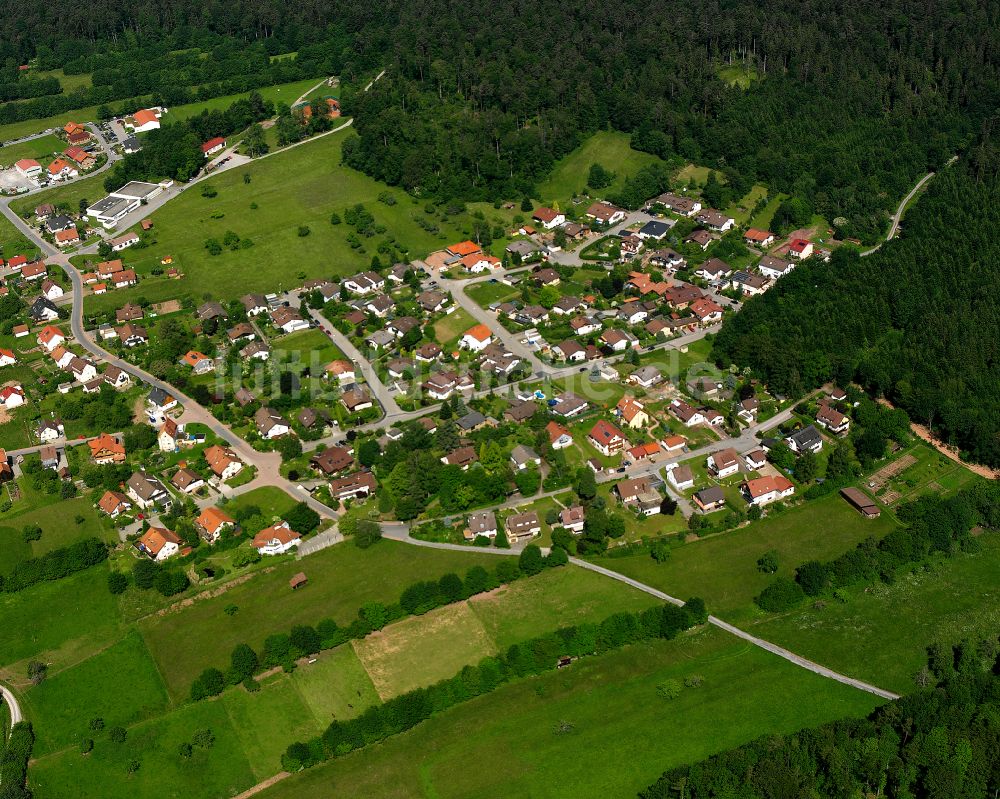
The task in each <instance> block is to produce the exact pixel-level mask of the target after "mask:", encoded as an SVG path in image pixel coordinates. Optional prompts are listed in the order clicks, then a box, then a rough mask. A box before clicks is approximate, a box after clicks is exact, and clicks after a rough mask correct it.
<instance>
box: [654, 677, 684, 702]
mask: <svg viewBox="0 0 1000 799" xmlns="http://www.w3.org/2000/svg"><path fill="white" fill-rule="evenodd" d="M683 690H684V686H683V685H681V681H680V680H664V681H663V682H661V683H660V684H659V685H657V686H656V693H657V694H659V696H660V697H662V698H663V699H676V698H677V697H678V696H680V695H681V691H683Z"/></svg>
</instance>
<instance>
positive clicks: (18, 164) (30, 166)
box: [14, 158, 42, 178]
mask: <svg viewBox="0 0 1000 799" xmlns="http://www.w3.org/2000/svg"><path fill="white" fill-rule="evenodd" d="M14 169H15V170H16V171H17V172H18V174H20V175H21V176H22V177H26V178H37V177H38V176H39V175H41V174H42V165H41V164H40V163H38V162H37V161H36V160H35V159H34V158H22V159H20V160H19V161H15V162H14Z"/></svg>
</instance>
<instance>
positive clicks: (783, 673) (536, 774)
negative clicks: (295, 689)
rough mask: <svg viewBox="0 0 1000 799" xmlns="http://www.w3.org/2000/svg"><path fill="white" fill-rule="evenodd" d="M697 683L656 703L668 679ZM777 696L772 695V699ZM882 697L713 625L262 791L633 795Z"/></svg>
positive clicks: (468, 710)
mask: <svg viewBox="0 0 1000 799" xmlns="http://www.w3.org/2000/svg"><path fill="white" fill-rule="evenodd" d="M692 675H700V676H701V677H703V679H704V682H703V684H702V686H701V687H700V688H691V689H685V690H684V691H683V693H682V694H681V696H680V697H679V698H677V699H675V700H672V701H667V700H664V699H662V698H660V697H659V695H658V694H657V690H656V686H657V685H658V684H660V683H661V682H663V681H664V680H667V679H680V680H683V679H684V678H686V677H688V676H692ZM778 697H780V701H775V700H776V699H777V698H778ZM877 703H878V700H877V699H876V698H874V697H871V696H869V695H867V694H864V693H862V692H860V691H856V690H853V689H850V688H847V687H845V686H843V685H840V684H839V683H835V682H833V681H831V680H825V679H823V678H821V677H818V676H816V675H814V674H811V673H809V672H806V671H804V670H802V669H799V668H797V667H795V666H793V665H791V664H790V663H787V662H786V661H784V660H781V659H780V658H777V657H775V656H773V655H770V654H768V653H766V652H763V651H762V650H759V649H756V648H752V647H749V646H745V645H743V644H742V643H741V642H737V641H735V640H734V639H732V638H730V637H728V636H726V635H725V634H723V633H721V632H718V631H715V630H703V631H700V632H696V633H694V634H689V635H685V636H683V637H682V638H680V639H676V640H674V641H669V642H668V641H659V642H652V643H647V644H640V645H636V646H632V647H627V648H625V649H623V650H619V651H616V652H613V653H609V654H607V655H604V656H601V657H596V658H589V659H584V660H581V661H577V662H576V663H574V664H572V665H571V666H570V667H569V668H566V669H563V670H561V671H558V672H548V673H546V674H544V675H541V676H539V677H534V678H529V679H526V680H522V681H518V682H516V683H513V684H511V685H507V686H504V687H502V688H500V689H499V690H497V691H495V692H493V693H491V694H488V695H485V696H482V697H479V698H477V699H475V700H473V701H471V702H467V703H464V704H462V705H458V706H456V707H453V708H451V709H449V710H447V711H445V712H443V713H441V714H438V715H436V716H434V717H432V718H431V719H429V720H428V721H426V722H424V723H423V724H421V725H419V726H418V727H416V728H414V729H413V730H411V731H409V732H407V733H404V734H403V735H399V736H396V737H394V738H391V739H390V740H388V741H386V742H384V743H382V744H379V745H378V746H376V747H371V748H369V749H365V750H362V751H360V752H356V753H353V754H351V755H348V756H346V757H343V758H340V759H337V760H334V761H331V762H330V763H327V764H324V765H322V766H318V767H315V768H313V769H310V770H308V771H305V772H302V773H300V774H297V775H294V776H293V777H291V778H289V779H286V780H284V781H282V782H280V783H278V784H277V785H275V786H274V787H272V788H270V789H268V790H266V791H264V792H263V793H261V794H260V797H261V799H292V797H294V799H320V797H322V798H323V799H326V797H328V796H331V795H334V794H336V795H338V796H378V797H380V799H397V798H398V799H403V798H404V797H405V798H406V799H411V798H412V797H435V799H453V798H454V799H477V798H478V797H483V799H486V798H487V797H491V798H492V797H497V796H503V797H533V798H535V799H537V797H546V798H548V797H552V798H553V799H555V798H557V797H566V798H567V799H586V798H588V797H595V798H596V797H608V796H633V795H635V793H636V792H637V791H638V790H639V789H640V788H642V787H644V786H646V785H647V784H649V783H650V782H652V781H653V780H654V779H655V778H656V777H658V776H659V774H660V773H661V772H662V771H663V770H664V769H666V768H668V767H670V766H674V765H678V764H681V763H686V762H691V761H693V760H697V759H699V758H702V757H705V756H706V755H709V754H712V753H713V752H717V751H720V750H723V749H726V748H728V747H730V746H734V745H736V744H739V743H743V742H745V741H748V740H751V739H753V738H756V737H758V736H760V735H764V734H771V733H781V732H790V731H792V730H796V729H799V728H801V727H805V726H809V725H813V724H818V723H821V722H823V721H828V720H831V719H834V718H840V717H843V716H846V715H864V714H866V713H868V712H870V711H871V710H872V709H873V708H874V707H875V705H876V704H877Z"/></svg>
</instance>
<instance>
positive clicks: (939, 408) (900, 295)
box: [713, 135, 1000, 465]
mask: <svg viewBox="0 0 1000 799" xmlns="http://www.w3.org/2000/svg"><path fill="white" fill-rule="evenodd" d="M991 141H992V140H991V139H989V137H988V136H986V135H984V138H983V140H981V141H980V143H979V144H978V145H977V146H976V147H975V148H973V150H972V151H971V152H970V154H969V156H968V157H967V158H963V159H962V160H961V161H960V162H959V163H957V164H955V165H954V166H952V167H950V168H948V169H946V170H945V171H943V172H941V173H940V174H938V175H937V177H935V178H934V179H933V181H932V182H931V184H930V187H929V189H928V190H927V192H926V194H924V195H923V196H922V197H921V199H920V200H919V201H918V202H917V203H916V204H915V205H914V206H913V207H911V208H910V209H909V210H908V211H907V215H906V219H905V223H904V231H903V235H902V237H901V238H899V239H896V240H893V241H892V242H890V243H888V244H887V245H886V246H884V247H882V248H881V250H879V251H878V252H877V253H875V254H874V255H872V256H870V257H868V258H859V257H858V255H857V254H856V253H853V252H850V251H848V250H846V249H843V248H841V249H838V250H836V251H835V252H834V254H833V258H832V259H831V262H830V263H829V264H826V263H822V262H813V261H809V262H806V263H805V264H802V265H801V266H800V267H799V268H797V269H796V270H795V271H794V272H792V273H791V274H789V275H787V276H785V277H783V278H782V279H781V280H779V281H778V283H777V284H776V285H775V286H774V287H773V288H772V289H771V290H770V291H768V292H767V293H766V294H764V295H762V296H760V297H755V298H753V299H752V300H751V301H749V302H746V303H745V304H744V307H743V308H742V310H741V311H740V313H739V314H736V315H735V316H732V317H730V318H729V319H728V320H727V322H726V324H725V325H724V326H723V329H722V330H721V331H720V333H719V335H718V336H717V337H716V339H715V343H714V348H713V357H714V358H715V359H716V361H717V362H719V363H723V362H724V363H727V364H728V363H737V364H739V365H741V366H749V367H751V368H752V369H753V371H754V374H755V375H756V376H758V377H760V378H761V379H762V380H764V381H765V382H766V383H767V384H768V386H769V387H770V388H771V389H772V390H774V391H777V392H779V393H783V394H789V395H792V396H796V395H801V394H802V393H804V392H806V391H808V390H810V389H812V388H815V387H817V386H819V385H822V384H823V383H824V382H826V381H829V380H834V381H836V382H838V383H840V384H841V385H844V384H846V383H847V382H849V381H851V380H855V381H857V382H858V383H859V384H860V385H862V386H863V387H864V388H865V389H866V390H867V391H868V392H869V393H871V394H872V395H873V396H876V397H885V398H888V399H889V400H890V401H891V402H893V403H894V404H895V405H897V406H898V407H900V408H903V409H905V410H906V411H907V412H908V413H909V415H910V417H911V418H912V419H913V420H914V421H916V422H919V423H921V424H924V425H926V426H927V427H929V428H930V429H931V430H932V431H933V432H934V433H936V434H937V435H938V436H940V437H941V438H942V439H943V440H944V441H945V442H946V443H948V444H953V445H955V446H957V447H958V448H959V449H960V450H961V451H962V452H963V453H964V454H965V455H966V456H967V457H968V458H969V459H971V460H974V461H976V462H979V463H986V464H989V465H998V464H1000V381H998V380H997V379H996V362H997V360H998V351H997V349H998V346H1000V345H998V341H1000V311H998V308H1000V272H998V271H997V270H996V269H993V268H992V267H991V264H995V263H997V262H998V261H1000V236H998V231H1000V183H998V181H997V180H996V176H997V174H998V169H1000V157H998V156H997V154H996V149H995V145H993V144H992V143H991Z"/></svg>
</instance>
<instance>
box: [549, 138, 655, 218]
mask: <svg viewBox="0 0 1000 799" xmlns="http://www.w3.org/2000/svg"><path fill="white" fill-rule="evenodd" d="M659 161H660V159H659V158H657V157H656V156H655V155H650V154H649V153H643V152H640V151H638V150H633V149H632V147H631V137H630V136H629V135H628V134H627V133H619V132H618V131H611V130H606V131H601V132H599V133H595V134H594V135H593V136H591V137H590V138H589V139H587V140H586V141H585V142H584V143H583V144H581V145H580V146H579V147H577V148H576V149H575V150H573V152H571V153H570V154H569V155H567V156H564V157H563V158H561V159H559V161H558V162H557V163H556V165H555V166H554V167H553V168H552V172H551V173H550V174H549V177H548V178H547V179H546V180H545V181H544V182H542V183H541V184H539V186H538V196H539V197H540V198H541V199H542V201H543V202H546V203H552V202H558V203H562V207H564V208H565V204H566V203H567V202H568V201H569V200H570V199H571V198H572V197H573V196H575V195H577V194H581V193H582V192H583V191H584V190H585V189H586V188H587V178H588V175H589V172H590V167H591V165H592V164H600V165H601V166H603V167H604V168H605V169H607V170H609V171H611V172H614V173H615V180H614V182H613V183H612V184H611V185H610V186H608V187H607V188H605V189H601V193H602V194H607V195H610V194H614V193H615V192H616V191H619V190H620V189H621V188H622V186H623V185H624V184H625V178H627V177H629V176H631V175H634V174H635V173H636V172H638V171H639V170H640V169H641V168H642V167H644V166H647V165H649V164H653V163H657V162H659Z"/></svg>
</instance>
